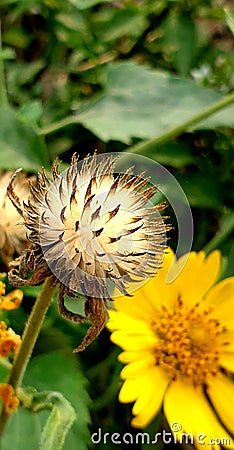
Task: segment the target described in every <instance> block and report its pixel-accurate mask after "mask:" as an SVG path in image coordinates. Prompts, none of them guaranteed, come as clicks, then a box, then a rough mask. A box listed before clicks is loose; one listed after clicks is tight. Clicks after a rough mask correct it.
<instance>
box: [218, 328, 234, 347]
mask: <svg viewBox="0 0 234 450" xmlns="http://www.w3.org/2000/svg"><path fill="white" fill-rule="evenodd" d="M219 340H220V343H221V345H222V350H223V352H234V330H225V331H223V332H222V333H221V335H220V336H219Z"/></svg>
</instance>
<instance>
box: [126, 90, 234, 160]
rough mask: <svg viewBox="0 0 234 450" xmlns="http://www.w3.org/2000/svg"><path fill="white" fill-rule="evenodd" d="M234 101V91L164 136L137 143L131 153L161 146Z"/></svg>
mask: <svg viewBox="0 0 234 450" xmlns="http://www.w3.org/2000/svg"><path fill="white" fill-rule="evenodd" d="M232 103H234V93H232V94H229V95H227V96H226V97H224V98H222V99H221V100H219V101H218V102H216V103H214V104H213V105H211V106H208V107H207V108H206V109H204V110H203V111H202V112H200V113H199V114H197V115H196V116H194V117H192V118H191V119H188V120H186V121H185V122H183V123H182V124H180V125H178V126H176V127H173V128H171V129H170V130H168V131H166V132H165V133H164V134H163V135H162V136H159V137H156V138H153V139H150V140H148V141H143V142H140V143H139V144H136V145H134V146H133V147H131V148H130V149H128V151H130V152H131V153H141V154H142V153H146V152H149V151H152V150H154V149H155V148H156V147H159V146H160V145H162V144H165V143H166V142H168V141H169V140H171V139H173V138H175V137H176V136H179V135H180V134H181V133H184V132H185V131H187V130H188V129H189V128H192V127H194V125H197V124H198V123H199V122H201V121H202V120H205V119H207V118H208V117H210V116H212V115H213V114H215V113H216V112H218V111H220V110H222V109H224V108H226V107H227V106H229V105H231V104H232Z"/></svg>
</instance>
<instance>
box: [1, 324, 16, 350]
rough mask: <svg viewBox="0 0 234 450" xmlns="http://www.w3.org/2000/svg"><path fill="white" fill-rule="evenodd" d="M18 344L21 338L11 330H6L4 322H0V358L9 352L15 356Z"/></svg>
mask: <svg viewBox="0 0 234 450" xmlns="http://www.w3.org/2000/svg"><path fill="white" fill-rule="evenodd" d="M20 344H21V337H20V336H19V335H18V334H16V333H15V332H14V331H13V330H12V329H11V328H8V329H7V326H6V324H5V322H0V356H1V357H3V358H4V357H6V356H8V355H9V353H10V351H11V350H13V352H14V354H15V355H16V354H17V353H18V350H19V347H20Z"/></svg>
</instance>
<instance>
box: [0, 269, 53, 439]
mask: <svg viewBox="0 0 234 450" xmlns="http://www.w3.org/2000/svg"><path fill="white" fill-rule="evenodd" d="M54 289H55V278H54V276H51V277H49V278H47V279H46V281H45V283H44V285H43V287H42V290H41V292H40V294H39V295H38V298H37V300H36V302H35V304H34V307H33V309H32V312H31V314H30V316H29V318H28V321H27V324H26V326H25V330H24V333H23V337H22V343H21V346H20V349H19V352H18V354H17V355H16V358H15V360H14V363H13V366H12V369H11V372H10V376H9V380H8V383H9V384H10V385H11V386H12V387H13V388H14V389H16V388H17V387H18V386H20V384H21V382H22V379H23V376H24V373H25V370H26V367H27V365H28V362H29V359H30V357H31V354H32V351H33V349H34V346H35V343H36V341H37V338H38V335H39V332H40V329H41V326H42V323H43V320H44V317H45V314H46V312H47V310H48V308H49V305H50V303H51V299H52V294H53V292H54ZM8 418H9V414H6V413H5V411H4V410H3V411H2V414H1V416H0V437H2V435H3V433H4V430H5V427H6V424H7V421H8Z"/></svg>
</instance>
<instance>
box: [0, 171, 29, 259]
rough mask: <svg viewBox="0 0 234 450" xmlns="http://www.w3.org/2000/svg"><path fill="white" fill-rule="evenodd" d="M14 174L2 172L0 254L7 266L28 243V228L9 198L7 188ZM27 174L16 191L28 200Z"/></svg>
mask: <svg viewBox="0 0 234 450" xmlns="http://www.w3.org/2000/svg"><path fill="white" fill-rule="evenodd" d="M12 175H13V172H5V173H4V172H1V171H0V254H1V257H2V259H3V262H4V263H5V265H6V266H8V263H9V262H10V260H11V258H12V256H13V253H14V252H15V251H16V252H17V253H18V254H20V253H21V252H22V250H23V249H24V246H25V243H26V231H27V230H26V228H25V225H24V223H23V221H22V219H21V217H20V214H19V212H18V211H17V209H16V208H15V207H14V206H13V204H12V202H11V201H10V200H9V198H8V196H7V186H8V184H9V182H10V180H11V178H12ZM27 181H28V180H27V177H26V175H25V174H23V173H21V174H20V175H19V177H18V179H17V182H16V186H15V187H16V189H17V192H18V193H19V196H20V197H21V198H24V199H26V198H27V197H28V194H29V186H28V182H27Z"/></svg>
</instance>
